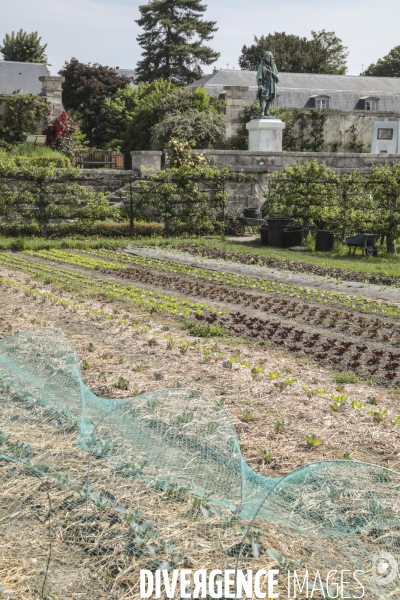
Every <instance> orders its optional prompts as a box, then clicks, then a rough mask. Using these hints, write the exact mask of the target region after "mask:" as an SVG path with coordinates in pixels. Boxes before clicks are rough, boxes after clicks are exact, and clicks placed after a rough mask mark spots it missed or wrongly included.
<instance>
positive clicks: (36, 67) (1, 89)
mask: <svg viewBox="0 0 400 600" xmlns="http://www.w3.org/2000/svg"><path fill="white" fill-rule="evenodd" d="M42 75H50V71H49V70H48V68H47V66H46V65H43V64H41V63H22V62H12V61H7V60H0V94H7V95H9V94H12V93H13V92H15V91H17V90H21V92H22V93H23V94H40V93H41V91H42V82H41V81H39V77H41V76H42Z"/></svg>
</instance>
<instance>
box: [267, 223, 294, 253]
mask: <svg viewBox="0 0 400 600" xmlns="http://www.w3.org/2000/svg"><path fill="white" fill-rule="evenodd" d="M267 222H268V243H269V245H270V246H272V247H274V248H284V247H285V241H284V239H283V230H284V229H287V228H288V227H291V226H292V225H293V223H294V219H289V218H282V219H268V220H267Z"/></svg>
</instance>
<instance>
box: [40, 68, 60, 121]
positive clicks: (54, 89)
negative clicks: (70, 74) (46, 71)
mask: <svg viewBox="0 0 400 600" xmlns="http://www.w3.org/2000/svg"><path fill="white" fill-rule="evenodd" d="M39 81H41V82H42V94H41V95H42V96H44V98H45V100H46V102H49V104H51V106H52V107H53V113H54V116H56V117H58V115H60V114H61V113H62V111H63V110H64V107H63V104H62V97H61V96H62V84H63V83H64V81H65V77H60V76H58V75H42V76H41V77H39Z"/></svg>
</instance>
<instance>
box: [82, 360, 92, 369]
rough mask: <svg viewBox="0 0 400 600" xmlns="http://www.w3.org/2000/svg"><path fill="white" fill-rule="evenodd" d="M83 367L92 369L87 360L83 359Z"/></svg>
mask: <svg viewBox="0 0 400 600" xmlns="http://www.w3.org/2000/svg"><path fill="white" fill-rule="evenodd" d="M82 369H83V370H84V371H88V370H89V369H90V365H89V363H88V361H87V360H84V361H82Z"/></svg>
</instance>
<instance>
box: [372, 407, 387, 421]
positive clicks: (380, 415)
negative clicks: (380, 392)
mask: <svg viewBox="0 0 400 600" xmlns="http://www.w3.org/2000/svg"><path fill="white" fill-rule="evenodd" d="M368 414H369V415H372V418H373V420H374V421H375V423H383V421H384V419H385V417H386V415H387V410H384V409H383V408H378V410H370V411H368Z"/></svg>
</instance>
